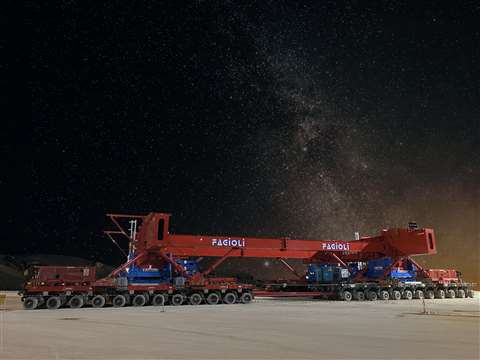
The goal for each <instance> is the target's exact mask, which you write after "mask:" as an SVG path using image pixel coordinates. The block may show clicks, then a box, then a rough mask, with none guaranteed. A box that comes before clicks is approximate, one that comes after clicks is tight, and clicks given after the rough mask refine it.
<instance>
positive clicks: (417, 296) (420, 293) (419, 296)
mask: <svg viewBox="0 0 480 360" xmlns="http://www.w3.org/2000/svg"><path fill="white" fill-rule="evenodd" d="M424 297H425V295H424V294H423V291H422V290H416V291H415V299H423V298H424Z"/></svg>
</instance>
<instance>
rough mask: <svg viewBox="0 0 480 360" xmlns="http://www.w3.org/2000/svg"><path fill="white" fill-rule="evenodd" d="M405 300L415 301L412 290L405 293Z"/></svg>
mask: <svg viewBox="0 0 480 360" xmlns="http://www.w3.org/2000/svg"><path fill="white" fill-rule="evenodd" d="M403 298H404V299H406V300H412V299H413V293H412V290H405V291H404V292H403Z"/></svg>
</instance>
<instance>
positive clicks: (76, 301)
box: [68, 295, 85, 309]
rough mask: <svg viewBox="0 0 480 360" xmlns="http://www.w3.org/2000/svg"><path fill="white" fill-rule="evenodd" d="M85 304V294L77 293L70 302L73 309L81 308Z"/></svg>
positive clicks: (69, 304)
mask: <svg viewBox="0 0 480 360" xmlns="http://www.w3.org/2000/svg"><path fill="white" fill-rule="evenodd" d="M84 304H85V301H84V300H83V296H80V295H75V296H73V297H72V298H71V299H70V301H69V302H68V306H70V308H72V309H80V308H81V307H82V306H83V305H84Z"/></svg>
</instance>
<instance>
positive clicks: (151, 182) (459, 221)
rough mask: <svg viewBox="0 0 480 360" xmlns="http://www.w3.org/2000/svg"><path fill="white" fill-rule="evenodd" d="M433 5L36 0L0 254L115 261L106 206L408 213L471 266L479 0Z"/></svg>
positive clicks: (304, 219)
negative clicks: (24, 112)
mask: <svg viewBox="0 0 480 360" xmlns="http://www.w3.org/2000/svg"><path fill="white" fill-rule="evenodd" d="M442 6H443V5H442ZM442 6H441V5H426V4H422V5H417V6H415V8H410V7H408V6H407V5H403V4H396V3H386V4H380V5H373V4H361V3H356V2H347V3H346V4H345V5H344V6H340V5H337V4H336V3H335V2H332V3H328V2H322V3H321V4H318V5H316V6H311V5H308V4H302V3H299V4H290V3H284V2H259V3H256V4H237V3H236V2H222V3H214V2H201V1H200V2H192V3H189V4H188V5H187V6H186V7H183V8H182V7H176V6H173V5H170V6H158V5H157V4H155V3H149V2H145V3H135V4H130V3H128V4H113V3H108V4H101V5H98V4H95V6H89V5H88V4H84V3H77V2H74V1H72V2H64V3H62V5H61V6H58V7H57V6H55V5H53V6H51V7H46V6H36V5H33V4H30V5H29V9H30V10H32V13H33V14H32V17H31V18H30V19H29V21H28V24H29V26H31V30H32V43H31V52H30V66H31V79H30V81H29V86H30V89H31V92H32V119H33V122H34V125H35V128H34V132H33V135H32V139H31V142H30V139H29V140H28V143H27V139H25V137H24V136H20V135H19V136H18V137H15V136H12V137H11V138H10V139H9V140H8V141H7V143H6V144H5V145H4V146H5V148H6V152H5V156H6V158H7V159H9V160H11V161H12V162H14V163H18V164H20V165H19V167H20V170H19V171H18V174H16V173H15V174H12V175H13V176H12V178H11V179H10V180H9V181H10V182H9V184H11V187H12V189H15V191H12V192H11V194H8V195H7V202H8V204H10V205H11V206H10V208H12V209H17V210H14V211H13V212H12V214H11V215H9V218H8V219H7V220H8V224H9V226H8V231H10V232H11V234H10V235H9V236H10V237H11V238H15V239H19V240H20V239H21V241H19V242H18V243H16V244H13V243H5V242H4V244H2V246H5V248H4V249H3V250H2V252H4V253H8V252H11V253H32V252H55V253H60V254H69V255H80V256H84V257H89V258H91V259H100V260H103V261H106V262H111V263H116V262H117V263H118V262H119V261H121V259H120V258H119V255H118V254H117V253H116V250H115V249H114V248H113V249H112V248H111V247H110V244H109V243H108V242H106V241H105V239H103V238H102V237H101V231H102V230H103V229H104V228H105V226H106V224H105V222H104V221H103V213H105V212H108V211H115V212H122V211H125V212H126V211H128V212H135V211H137V212H148V211H154V210H160V211H169V212H172V213H173V216H174V217H173V225H172V226H173V228H172V230H173V231H176V232H181V233H199V234H202V233H210V234H232V235H236V234H238V235H258V236H260V235H264V236H269V235H272V236H290V237H298V238H312V239H316V238H343V239H350V238H352V237H353V234H354V232H355V231H359V232H360V233H361V234H365V235H366V234H372V233H373V234H375V233H377V232H378V231H379V230H380V229H382V228H384V227H391V226H405V224H407V223H408V221H411V220H415V221H417V222H418V223H419V224H420V226H428V227H433V228H435V229H436V230H437V237H438V247H439V253H440V255H439V256H437V257H431V258H430V259H425V260H422V261H426V262H427V264H433V265H435V266H454V267H457V268H461V269H465V270H464V271H465V273H466V275H467V276H468V277H469V278H471V279H472V278H474V277H475V273H478V265H475V264H478V261H479V244H480V235H479V234H480V230H479V225H478V224H479V222H480V220H479V202H480V200H479V196H480V195H479V186H478V183H479V171H480V170H479V169H480V165H479V163H480V155H479V154H480V149H479V138H480V133H479V131H480V130H479V119H480V109H479V104H480V99H479V94H478V82H479V80H480V74H479V67H480V65H479V61H480V60H479V59H480V54H479V46H478V43H479V41H480V34H479V32H478V21H477V16H478V12H479V9H478V5H474V4H471V5H462V6H460V5H458V4H455V5H453V4H452V5H451V7H450V8H449V7H442ZM22 143H23V144H24V146H23V147H21V148H22V149H23V150H24V152H18V151H17V149H18V144H22ZM15 144H17V145H15ZM25 173H27V174H29V175H30V177H31V179H32V184H31V186H28V187H27V189H28V191H25V188H24V187H22V186H21V184H20V183H19V182H18V181H17V179H18V178H20V177H21V174H25ZM17 175H18V176H17ZM14 176H17V177H16V178H15V177H14ZM23 176H24V175H23ZM18 199H22V200H21V201H19V200H18ZM25 214H27V217H28V218H29V219H31V222H29V224H28V226H25V224H24V222H23V221H21V220H20V219H22V218H23V217H24V216H25ZM237 266H240V265H236V264H235V263H232V264H226V265H225V268H224V270H225V271H227V270H228V271H231V272H234V271H236V270H237V268H236V267H237ZM260 266H261V267H262V268H263V267H264V264H263V262H261V263H260ZM270 267H271V266H270Z"/></svg>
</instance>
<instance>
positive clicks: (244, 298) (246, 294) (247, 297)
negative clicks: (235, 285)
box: [240, 292, 253, 304]
mask: <svg viewBox="0 0 480 360" xmlns="http://www.w3.org/2000/svg"><path fill="white" fill-rule="evenodd" d="M252 300H253V295H252V294H251V293H250V292H244V293H243V294H242V296H240V301H241V302H242V303H243V304H248V303H250V302H252Z"/></svg>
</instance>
